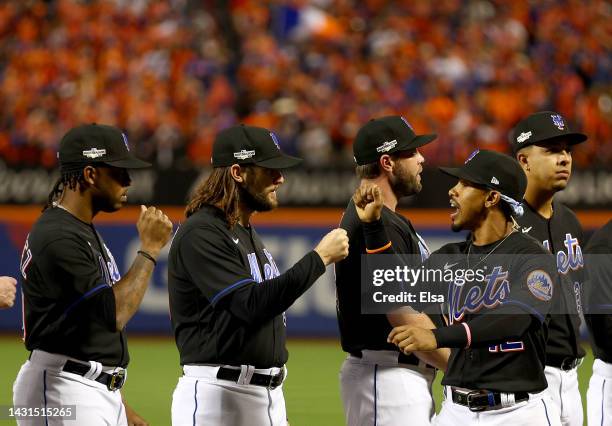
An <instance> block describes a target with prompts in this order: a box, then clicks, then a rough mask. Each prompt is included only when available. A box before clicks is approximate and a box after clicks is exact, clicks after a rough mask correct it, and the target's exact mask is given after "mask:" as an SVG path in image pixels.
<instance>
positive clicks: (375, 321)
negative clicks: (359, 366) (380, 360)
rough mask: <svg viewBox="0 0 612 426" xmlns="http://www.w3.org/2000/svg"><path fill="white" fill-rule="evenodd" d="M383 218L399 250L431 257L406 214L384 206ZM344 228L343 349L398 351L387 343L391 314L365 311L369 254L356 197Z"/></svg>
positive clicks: (339, 291) (340, 269) (339, 287)
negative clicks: (364, 270) (363, 278)
mask: <svg viewBox="0 0 612 426" xmlns="http://www.w3.org/2000/svg"><path fill="white" fill-rule="evenodd" d="M381 219H382V222H383V224H384V229H385V231H386V234H387V236H388V237H389V239H390V240H391V243H392V246H393V248H394V252H395V253H398V254H409V255H420V256H421V259H422V260H425V259H426V258H427V257H428V256H429V251H428V249H427V246H426V245H425V242H424V241H423V240H422V239H421V238H420V237H419V235H418V234H417V233H416V232H415V230H414V228H413V227H412V225H411V223H410V222H409V221H408V220H407V219H406V218H405V217H403V216H402V215H400V214H398V213H395V212H393V211H392V210H390V209H389V208H387V207H384V208H383V210H382V215H381ZM340 227H341V228H343V229H345V230H346V231H347V234H348V237H349V254H348V257H346V258H345V259H344V260H342V261H340V262H338V263H336V312H337V316H338V325H339V328H340V340H341V343H342V349H343V350H344V351H345V352H348V353H358V352H359V351H361V350H363V349H369V350H391V351H393V350H397V347H396V346H395V345H393V344H391V343H388V342H387V336H388V335H389V333H390V332H391V329H392V327H391V324H390V323H389V321H388V320H387V316H386V315H384V314H377V315H375V314H369V315H362V314H361V271H362V268H361V258H362V255H365V254H366V244H365V238H364V234H363V225H362V223H361V221H360V220H359V216H358V215H357V210H356V209H355V204H354V203H353V201H352V200H351V201H350V202H349V204H348V207H347V209H346V211H345V212H344V215H343V217H342V221H341V222H340ZM410 356H411V357H413V358H415V357H414V355H410ZM416 362H418V361H416Z"/></svg>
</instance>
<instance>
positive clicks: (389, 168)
mask: <svg viewBox="0 0 612 426" xmlns="http://www.w3.org/2000/svg"><path fill="white" fill-rule="evenodd" d="M378 166H379V167H380V170H381V171H382V172H389V173H391V172H393V159H392V158H391V156H390V155H389V154H384V155H381V156H380V158H379V159H378Z"/></svg>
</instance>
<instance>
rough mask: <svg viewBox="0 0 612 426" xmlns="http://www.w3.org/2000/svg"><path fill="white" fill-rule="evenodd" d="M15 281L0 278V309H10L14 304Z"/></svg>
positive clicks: (9, 278)
mask: <svg viewBox="0 0 612 426" xmlns="http://www.w3.org/2000/svg"><path fill="white" fill-rule="evenodd" d="M16 292H17V280H16V279H15V278H13V277H0V309H4V308H10V307H11V306H13V304H14V303H15V293H16Z"/></svg>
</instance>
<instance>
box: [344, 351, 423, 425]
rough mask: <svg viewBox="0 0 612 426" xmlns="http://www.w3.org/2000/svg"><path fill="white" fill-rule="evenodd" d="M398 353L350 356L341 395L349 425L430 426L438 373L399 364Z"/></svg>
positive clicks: (345, 367) (421, 367)
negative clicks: (433, 388)
mask: <svg viewBox="0 0 612 426" xmlns="http://www.w3.org/2000/svg"><path fill="white" fill-rule="evenodd" d="M398 354H399V353H398V352H397V351H370V350H364V351H362V358H357V357H354V356H352V355H349V356H348V357H347V358H346V360H345V361H344V363H343V364H342V368H341V370H340V393H341V396H342V403H343V405H344V415H345V419H346V424H347V425H348V426H361V425H364V426H365V425H367V426H371V425H376V426H400V425H402V426H403V425H406V424H410V425H415V426H421V425H424V426H425V425H429V424H430V423H431V418H432V416H433V414H434V408H435V407H434V401H433V398H432V395H431V384H432V382H433V379H434V377H435V370H434V369H432V368H426V367H425V365H424V364H422V365H420V366H415V365H408V364H399V363H398V362H397V358H398Z"/></svg>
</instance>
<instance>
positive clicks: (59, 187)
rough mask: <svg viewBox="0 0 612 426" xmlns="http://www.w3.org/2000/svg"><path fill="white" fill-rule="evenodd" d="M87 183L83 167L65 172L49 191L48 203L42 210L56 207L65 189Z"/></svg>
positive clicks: (73, 188)
mask: <svg viewBox="0 0 612 426" xmlns="http://www.w3.org/2000/svg"><path fill="white" fill-rule="evenodd" d="M82 183H85V178H84V177H83V169H81V170H74V171H69V172H64V173H62V174H61V175H60V177H59V178H58V179H57V181H56V182H55V185H53V189H51V192H50V193H49V196H48V197H47V204H45V206H44V207H43V209H42V211H43V212H44V211H45V210H47V209H49V208H51V207H55V206H56V205H57V204H58V203H59V200H60V199H61V198H62V194H63V193H64V189H66V188H70V189H72V190H75V189H76V188H77V186H78V185H79V184H82Z"/></svg>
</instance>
